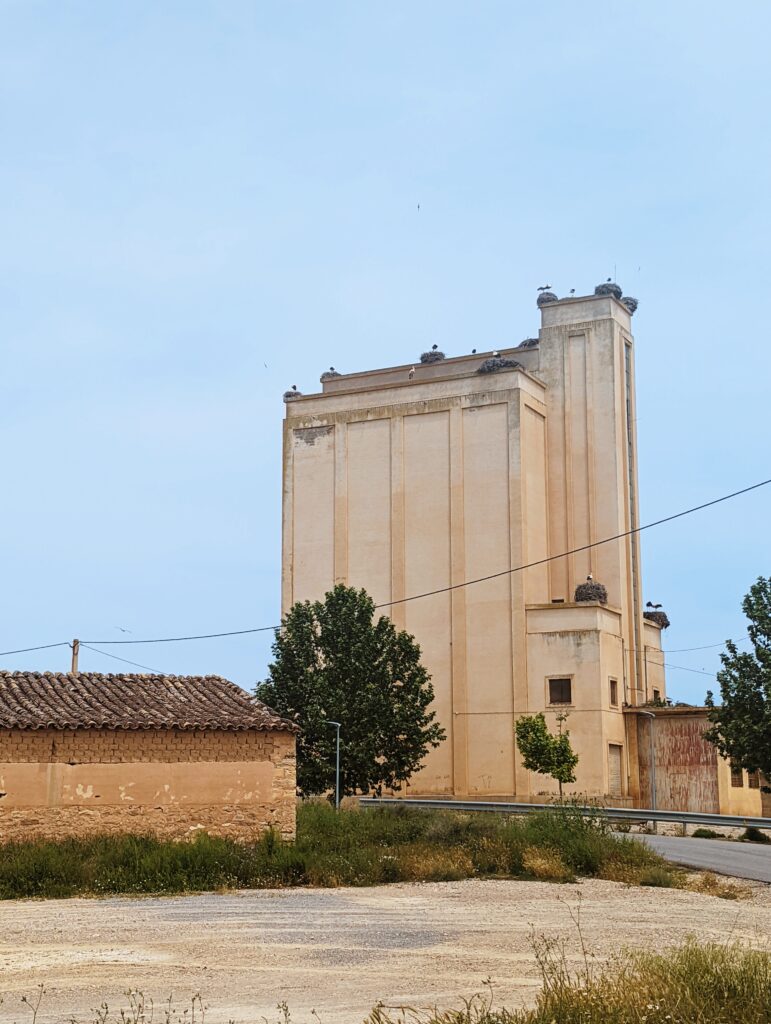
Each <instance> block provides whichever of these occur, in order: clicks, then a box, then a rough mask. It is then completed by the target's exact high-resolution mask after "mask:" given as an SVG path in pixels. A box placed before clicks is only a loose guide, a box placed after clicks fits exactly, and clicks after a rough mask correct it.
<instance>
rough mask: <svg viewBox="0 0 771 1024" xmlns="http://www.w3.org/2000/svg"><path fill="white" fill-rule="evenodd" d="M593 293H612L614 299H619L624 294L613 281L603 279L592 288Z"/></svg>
mask: <svg viewBox="0 0 771 1024" xmlns="http://www.w3.org/2000/svg"><path fill="white" fill-rule="evenodd" d="M594 294H595V295H612V296H613V298H614V299H620V298H621V296H622V295H623V294H624V293H623V292H622V291H621V289H620V288H619V286H618V285H617V284H616V282H615V281H603V283H602V284H598V285H597V287H596V288H595V289H594Z"/></svg>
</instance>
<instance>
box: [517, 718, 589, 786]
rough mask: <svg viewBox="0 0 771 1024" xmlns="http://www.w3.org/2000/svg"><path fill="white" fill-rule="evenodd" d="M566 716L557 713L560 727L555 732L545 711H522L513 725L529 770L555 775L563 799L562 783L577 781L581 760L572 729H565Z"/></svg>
mask: <svg viewBox="0 0 771 1024" xmlns="http://www.w3.org/2000/svg"><path fill="white" fill-rule="evenodd" d="M567 717H568V716H567V715H566V714H559V715H557V725H558V729H559V731H558V733H557V735H556V736H552V734H551V733H550V732H549V729H548V727H547V725H546V718H545V717H544V715H543V713H539V714H537V715H523V716H522V717H521V718H518V719H517V721H516V723H515V725H514V731H515V733H516V737H517V746H518V747H519V752H520V754H521V755H522V764H523V765H524V766H525V768H527V770H528V771H530V772H538V773H539V774H540V775H550V776H551V777H552V778H553V779H556V781H557V784H558V786H559V794H560V800H562V787H563V785H564V784H565V783H566V782H575V781H576V773H575V768H576V765H577V764H578V754H575V753H574V752H573V748H572V747H571V745H570V732H569V731H568V730H567V729H565V730H564V731H563V729H562V726H563V723H564V722H565V721H567Z"/></svg>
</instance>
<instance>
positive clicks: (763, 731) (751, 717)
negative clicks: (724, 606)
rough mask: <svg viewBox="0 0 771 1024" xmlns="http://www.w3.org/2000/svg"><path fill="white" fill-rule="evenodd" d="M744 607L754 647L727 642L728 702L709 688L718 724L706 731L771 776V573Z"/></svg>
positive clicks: (724, 682) (723, 684)
mask: <svg viewBox="0 0 771 1024" xmlns="http://www.w3.org/2000/svg"><path fill="white" fill-rule="evenodd" d="M742 610H743V611H744V614H745V615H746V616H747V619H748V620H749V623H748V627H747V632H748V633H749V639H750V642H751V644H752V650H751V651H740V650H739V649H738V648H737V646H736V644H735V643H734V642H733V641H732V640H729V641H728V642H727V643H726V650H725V652H724V653H723V654H721V655H720V660H721V661H722V663H723V667H722V669H721V670H720V671H719V672H718V674H717V679H718V683H719V684H720V696H721V700H722V703H721V704H720V706H716V705H715V701H714V698H713V696H712V694H711V693H707V706H708V707H709V708H710V709H711V710H710V715H709V719H710V722H711V723H712V728H711V729H710V730H709V731H708V732H707V733H706V736H707V739H709V740H711V741H712V743H714V744H715V746H716V747H717V749H718V750H719V751H720V753H721V754H722V755H723V757H727V758H730V760H731V762H732V763H733V764H734V765H736V766H737V767H741V768H746V769H747V770H748V771H751V772H756V771H757V772H760V773H761V774H762V775H764V776H765V778H766V779H771V577H769V578H768V579H766V578H764V577H763V576H760V577H758V580H757V582H756V583H754V584H753V585H752V587H750V592H749V593H748V594H747V595H746V597H745V598H744V601H743V602H742ZM763 788H764V789H767V786H764V787H763Z"/></svg>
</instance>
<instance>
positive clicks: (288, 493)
mask: <svg viewBox="0 0 771 1024" xmlns="http://www.w3.org/2000/svg"><path fill="white" fill-rule="evenodd" d="M283 442H284V451H283V458H282V469H281V483H282V489H283V495H282V510H283V514H282V517H281V542H282V548H283V555H282V559H281V614H282V615H285V614H286V613H287V612H288V611H289V609H290V608H291V607H292V604H293V603H294V504H293V501H294V487H293V474H294V467H293V465H292V456H293V445H292V428H291V426H290V425H289V423H288V422H287V421H286V420H284V428H283Z"/></svg>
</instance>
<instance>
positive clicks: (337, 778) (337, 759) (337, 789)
mask: <svg viewBox="0 0 771 1024" xmlns="http://www.w3.org/2000/svg"><path fill="white" fill-rule="evenodd" d="M326 724H327V725H333V726H334V727H335V729H336V730H337V745H336V750H335V810H336V811H339V810H340V723H339V722H331V721H327V723H326Z"/></svg>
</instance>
